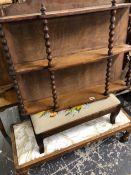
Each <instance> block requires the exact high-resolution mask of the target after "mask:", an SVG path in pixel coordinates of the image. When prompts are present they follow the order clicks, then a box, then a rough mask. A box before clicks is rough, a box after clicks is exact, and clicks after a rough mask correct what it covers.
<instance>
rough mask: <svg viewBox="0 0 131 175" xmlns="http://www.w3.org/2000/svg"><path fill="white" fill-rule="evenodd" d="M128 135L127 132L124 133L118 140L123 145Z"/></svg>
mask: <svg viewBox="0 0 131 175" xmlns="http://www.w3.org/2000/svg"><path fill="white" fill-rule="evenodd" d="M129 135H130V133H129V132H128V131H126V132H125V133H123V136H122V137H121V138H120V139H119V141H120V142H122V143H125V142H127V141H128V138H129Z"/></svg>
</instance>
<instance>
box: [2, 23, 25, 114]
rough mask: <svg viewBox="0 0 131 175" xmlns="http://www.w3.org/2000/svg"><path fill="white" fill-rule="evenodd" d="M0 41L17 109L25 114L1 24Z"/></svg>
mask: <svg viewBox="0 0 131 175" xmlns="http://www.w3.org/2000/svg"><path fill="white" fill-rule="evenodd" d="M0 39H1V43H2V48H3V51H4V55H5V58H6V61H7V64H8V72H9V75H10V77H11V78H12V82H13V84H14V88H15V90H16V94H17V98H18V107H19V110H20V113H21V114H25V109H24V104H23V100H22V97H21V93H20V89H19V85H18V82H17V78H16V72H15V69H14V66H13V62H12V58H11V55H10V51H9V47H8V44H7V40H6V37H5V33H4V31H3V27H2V24H0Z"/></svg>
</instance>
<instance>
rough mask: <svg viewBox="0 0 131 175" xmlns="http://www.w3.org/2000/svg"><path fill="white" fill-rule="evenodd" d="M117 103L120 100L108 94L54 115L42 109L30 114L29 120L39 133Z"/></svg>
mask: <svg viewBox="0 0 131 175" xmlns="http://www.w3.org/2000/svg"><path fill="white" fill-rule="evenodd" d="M119 104H120V101H119V100H118V99H117V98H116V96H115V95H113V94H110V96H109V97H108V98H106V99H104V100H100V101H96V102H93V103H89V104H88V103H87V104H84V105H81V106H76V107H74V108H71V109H67V110H62V111H59V112H58V113H56V114H55V116H54V117H52V112H49V111H43V112H40V113H37V114H34V115H31V120H32V124H33V127H34V130H35V133H36V134H40V133H43V132H46V131H49V130H51V129H53V128H56V127H59V126H61V125H64V124H68V123H70V122H72V121H75V120H78V119H79V118H84V117H86V116H87V117H88V116H90V115H92V114H94V113H96V112H100V111H102V110H106V109H109V108H112V107H115V106H117V105H119Z"/></svg>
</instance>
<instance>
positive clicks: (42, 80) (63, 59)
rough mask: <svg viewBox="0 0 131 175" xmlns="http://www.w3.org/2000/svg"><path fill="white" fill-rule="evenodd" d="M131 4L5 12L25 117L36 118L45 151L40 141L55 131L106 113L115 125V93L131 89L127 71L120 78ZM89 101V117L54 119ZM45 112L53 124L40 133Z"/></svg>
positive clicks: (29, 3)
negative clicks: (126, 74) (40, 118)
mask: <svg viewBox="0 0 131 175" xmlns="http://www.w3.org/2000/svg"><path fill="white" fill-rule="evenodd" d="M130 6H131V3H125V1H124V0H118V1H115V0H112V1H110V0H106V1H103V0H97V1H94V0H88V1H86V0H81V1H79V0H70V1H69V0H61V1H58V0H45V1H43V2H41V0H26V1H25V2H23V3H20V4H19V3H15V4H12V5H10V6H8V7H6V8H1V17H0V38H1V43H2V46H3V51H4V54H5V58H6V60H7V64H8V70H9V74H10V77H11V78H12V82H13V85H14V88H15V91H16V94H17V98H18V103H19V110H20V114H21V115H22V116H23V115H24V116H30V117H31V123H32V126H33V129H34V133H35V136H36V140H37V143H38V145H39V148H40V152H41V153H42V152H44V148H43V138H45V137H47V136H50V135H52V134H54V133H58V132H60V131H63V130H65V129H68V128H70V127H72V126H75V125H78V124H80V123H83V122H85V121H89V120H92V119H95V118H98V117H100V116H102V115H105V114H108V113H111V117H110V121H111V123H112V124H114V123H115V117H116V115H117V114H118V113H119V111H120V107H121V105H120V102H119V101H118V99H117V98H116V97H115V96H114V95H113V94H111V93H115V92H117V91H121V90H125V89H127V88H128V89H130V85H131V74H130V73H129V74H128V76H127V80H125V79H122V78H121V77H122V66H123V58H124V53H127V52H129V51H131V46H130V45H128V44H126V36H127V28H128V18H129V9H130ZM129 72H131V71H130V70H129ZM108 100H109V101H108ZM86 104H91V108H92V110H91V113H90V115H89V116H88V115H87V114H86V115H85V116H84V118H81V117H80V118H79V117H78V118H77V120H75V118H74V119H71V120H69V121H68V117H66V116H67V114H65V116H64V117H65V118H66V119H64V117H63V119H62V120H61V122H62V124H60V123H59V122H60V120H57V119H58V117H57V116H58V115H59V112H61V111H66V112H67V111H68V110H69V109H73V108H75V109H77V111H80V109H81V108H82V109H83V107H85V106H84V105H86ZM111 104H112V105H113V106H111ZM106 105H107V106H106ZM92 106H93V107H92ZM102 106H103V108H102ZM94 107H95V108H94ZM96 109H98V110H96ZM92 111H93V112H94V113H92ZM68 112H69V111H68ZM43 113H44V114H45V113H46V114H47V113H48V114H49V115H50V122H47V123H48V124H47V125H45V121H42V122H43V124H42V126H43V128H42V130H39V131H38V130H37V129H40V128H39V126H38V125H37V124H40V123H41V120H40V121H38V120H39V118H38V115H40V114H42V115H43ZM68 114H69V113H68ZM87 116H88V117H87ZM44 117H45V116H44ZM34 118H35V119H34ZM47 118H48V117H47ZM51 118H52V120H51ZM35 125H36V126H35ZM126 128H129V124H128V126H127V125H126V127H123V128H121V129H120V130H122V129H126ZM115 132H116V131H115ZM115 132H113V133H115ZM108 135H110V134H108ZM126 135H128V134H126ZM12 138H13V139H12V140H13V142H14V140H15V139H14V135H13V136H12ZM13 145H14V144H13ZM76 147H77V146H76ZM26 168H27V166H26ZM26 168H25V169H26ZM18 169H19V170H20V167H18ZM22 169H23V170H24V167H22Z"/></svg>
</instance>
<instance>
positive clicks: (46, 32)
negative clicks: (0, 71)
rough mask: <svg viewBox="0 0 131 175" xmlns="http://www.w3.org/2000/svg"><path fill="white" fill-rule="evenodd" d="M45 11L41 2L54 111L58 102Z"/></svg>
mask: <svg viewBox="0 0 131 175" xmlns="http://www.w3.org/2000/svg"><path fill="white" fill-rule="evenodd" d="M45 11H46V8H45V7H44V5H43V4H42V5H41V16H42V19H43V33H44V39H45V47H46V54H47V60H48V70H49V73H50V80H51V88H52V96H53V110H54V111H56V110H57V108H58V102H57V91H56V82H55V72H54V70H52V69H51V68H52V54H51V44H50V36H49V28H48V20H47V18H46V14H45Z"/></svg>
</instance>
